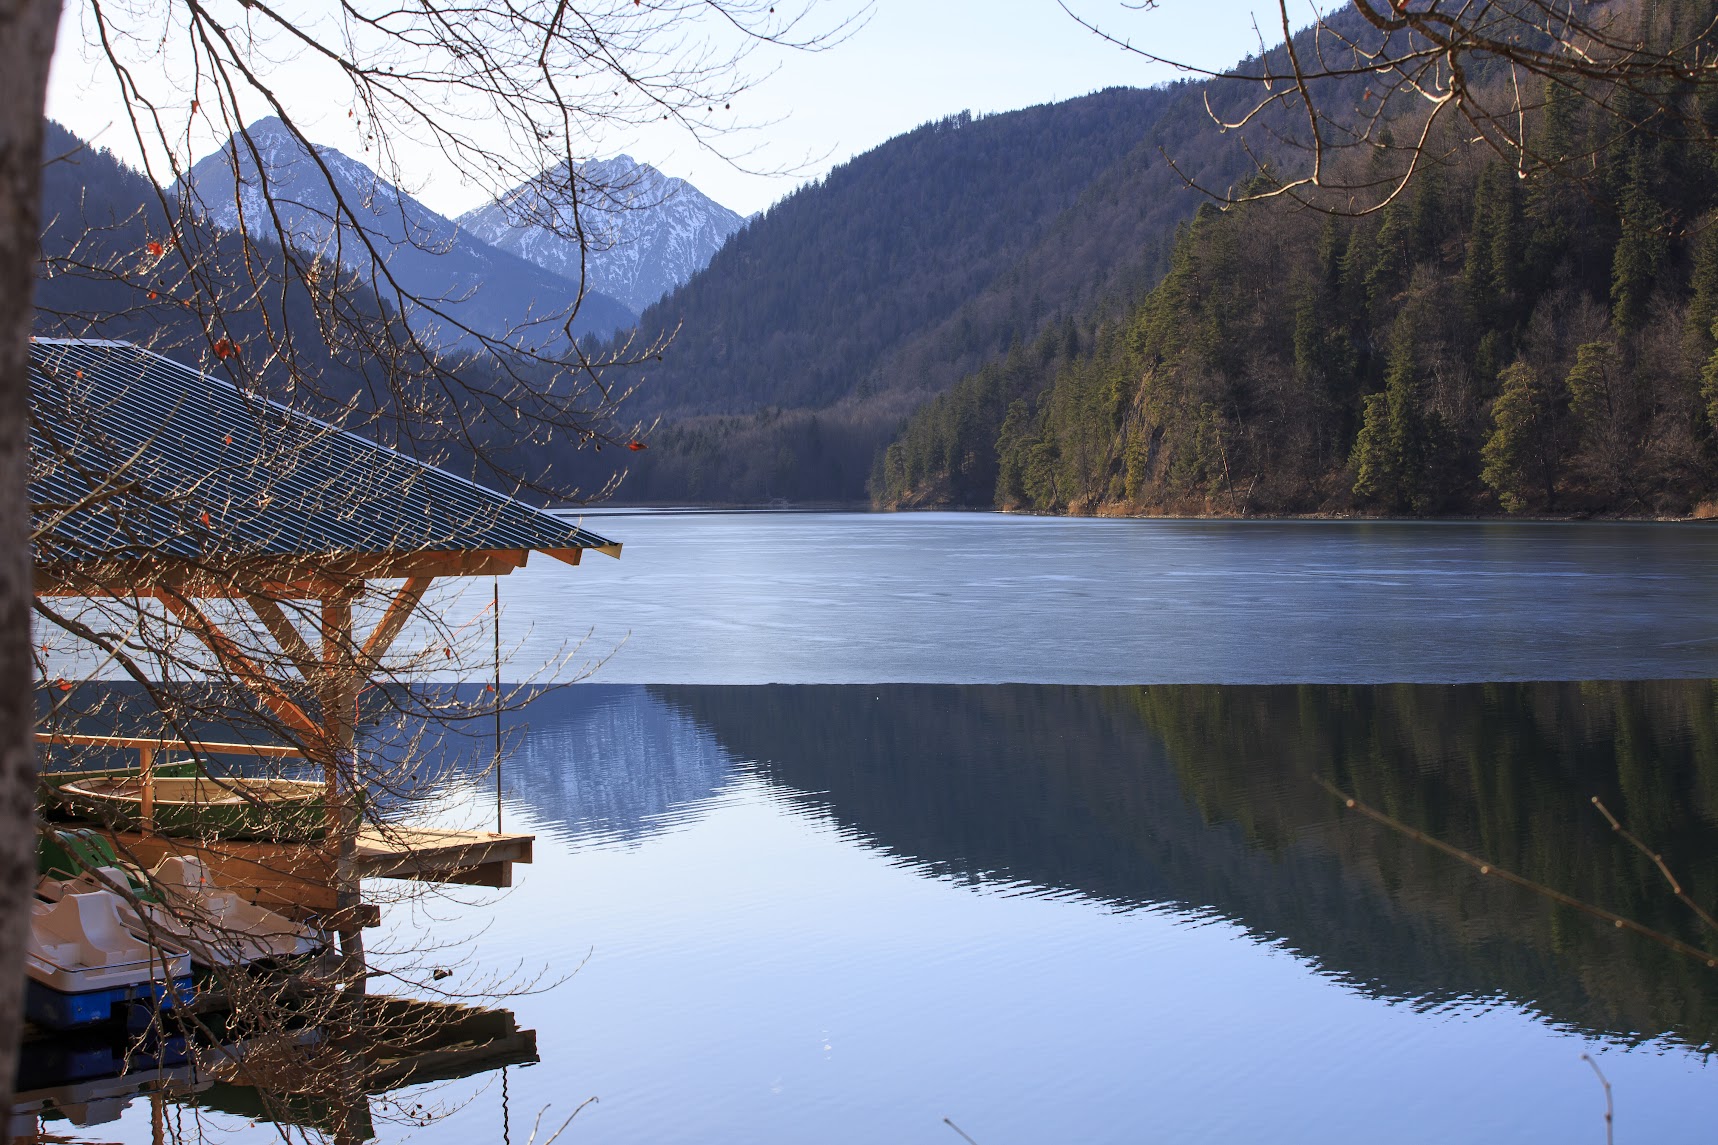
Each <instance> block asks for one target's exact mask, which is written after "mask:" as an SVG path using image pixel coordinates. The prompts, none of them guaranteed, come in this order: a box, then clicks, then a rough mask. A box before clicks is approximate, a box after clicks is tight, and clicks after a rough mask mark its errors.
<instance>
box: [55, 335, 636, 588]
mask: <svg viewBox="0 0 1718 1145" xmlns="http://www.w3.org/2000/svg"><path fill="white" fill-rule="evenodd" d="M30 405H31V418H32V424H31V430H30V446H31V510H32V513H33V515H34V525H35V528H36V531H37V540H36V564H37V568H38V574H39V575H40V570H41V569H42V568H43V567H44V565H47V566H54V567H60V568H64V567H67V566H77V565H80V564H87V563H89V562H95V561H100V562H113V561H140V560H160V559H162V558H168V559H175V558H177V559H181V560H192V561H199V560H200V561H210V560H217V559H218V560H222V561H232V560H257V559H260V560H264V561H266V560H268V559H271V558H305V559H312V558H314V559H318V560H327V559H329V558H338V559H343V560H346V561H348V562H350V561H352V560H353V559H354V558H398V557H402V556H416V557H424V556H426V555H431V556H433V555H437V554H440V555H443V560H444V565H443V566H442V567H443V571H446V572H450V573H452V572H467V573H469V572H477V571H481V572H495V571H505V567H516V566H517V565H521V564H523V563H524V562H525V557H526V556H527V555H528V554H529V553H531V552H544V553H549V554H551V555H554V556H556V557H558V558H560V559H562V560H567V561H569V562H571V563H577V560H578V557H579V555H580V554H581V553H582V552H583V551H584V550H586V549H595V550H597V551H599V552H604V553H607V554H609V555H610V556H619V555H620V545H618V544H616V543H614V542H613V541H610V540H608V539H606V538H604V537H601V536H598V535H597V534H596V533H593V532H591V531H589V530H588V529H585V528H583V527H581V526H580V525H578V524H576V523H574V522H572V521H569V520H566V519H564V518H562V517H559V516H556V515H555V514H553V513H549V512H545V511H544V510H542V509H539V508H537V507H535V506H533V505H530V504H527V503H526V502H524V501H521V500H519V499H517V498H514V497H509V496H507V495H505V494H503V493H499V492H496V491H494V490H491V489H487V488H484V487H483V486H481V485H478V484H476V483H475V482H472V481H469V480H466V479H465V478H462V477H459V476H457V475H455V474H452V473H448V472H446V471H444V470H441V469H437V468H435V467H434V466H432V465H428V464H425V463H424V462H421V461H418V460H415V459H414V458H411V457H408V456H406V455H404V454H402V453H399V452H397V451H395V450H392V449H389V448H387V447H386V446H383V445H380V444H377V443H376V442H374V441H370V440H368V439H366V438H364V437H361V436H359V435H358V434H356V433H352V432H349V431H347V430H344V429H341V428H339V427H337V426H334V425H331V424H329V423H328V422H326V421H321V420H319V419H317V418H313V417H309V416H307V415H305V414H303V413H300V412H298V411H295V410H292V409H289V408H287V407H286V406H283V405H281V404H279V403H277V402H273V401H269V400H266V399H263V398H260V397H257V396H255V395H252V394H248V393H244V392H242V391H240V390H239V389H238V388H237V387H235V386H234V385H232V384H231V383H230V382H228V381H226V380H224V379H222V378H218V377H213V376H211V375H209V374H205V373H202V372H200V371H198V370H195V369H192V368H190V367H188V366H184V365H181V364H180V363H178V362H174V361H172V360H171V359H168V358H165V357H162V356H161V355H159V354H156V353H153V352H151V351H149V350H145V349H143V348H141V347H139V346H136V345H133V344H132V343H129V342H120V341H108V340H93V339H82V340H57V339H46V338H39V339H35V340H34V342H33V344H32V346H31V357H30ZM460 554H467V555H469V554H481V555H484V556H487V557H491V558H499V559H500V562H501V564H502V565H503V566H505V567H500V568H498V567H495V566H496V560H495V559H491V560H490V561H489V562H488V563H487V564H485V565H481V566H480V565H478V564H472V563H470V562H467V563H466V564H465V565H462V566H457V567H456V566H455V565H453V564H446V563H445V561H446V560H447V558H454V557H457V556H458V555H460ZM420 563H421V562H420ZM350 568H351V572H352V573H353V574H354V575H359V576H365V575H367V576H377V577H388V576H401V575H411V574H412V572H413V568H412V567H411V566H408V565H404V564H400V563H399V562H398V561H397V560H395V561H393V562H392V563H390V562H389V561H388V560H372V561H369V562H368V563H366V562H365V561H364V560H362V559H359V560H358V562H357V563H356V564H351V565H350Z"/></svg>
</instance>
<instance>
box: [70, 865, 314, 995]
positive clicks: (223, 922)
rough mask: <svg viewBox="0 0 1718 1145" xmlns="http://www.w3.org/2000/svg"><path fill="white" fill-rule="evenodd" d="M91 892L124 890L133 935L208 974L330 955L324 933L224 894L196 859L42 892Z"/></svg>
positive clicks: (90, 877)
mask: <svg viewBox="0 0 1718 1145" xmlns="http://www.w3.org/2000/svg"><path fill="white" fill-rule="evenodd" d="M84 890H118V891H119V892H120V893H121V897H122V898H123V899H125V900H127V901H125V902H124V905H123V906H121V907H120V911H119V914H120V919H121V921H122V922H124V924H125V926H126V929H128V930H130V931H131V933H132V934H133V935H134V936H136V937H137V938H138V939H140V940H142V941H144V942H152V941H154V940H156V939H157V938H163V939H165V940H166V941H167V942H168V943H169V944H171V945H172V946H174V947H177V948H179V949H182V950H185V951H187V952H188V953H189V954H190V955H191V962H192V964H193V965H194V966H197V967H200V968H202V969H205V970H216V969H222V968H232V967H239V966H253V965H259V964H260V965H268V964H274V963H281V962H289V961H293V960H296V959H299V958H303V957H305V956H308V955H312V954H316V953H318V952H320V951H321V950H323V949H325V948H326V947H327V942H326V940H325V939H324V938H323V936H322V935H321V933H320V932H318V931H316V930H314V929H312V928H310V927H308V926H305V925H303V924H302V923H297V922H294V921H292V920H291V919H290V918H287V917H286V916H285V915H282V914H277V913H276V912H274V911H272V910H269V909H268V908H266V907H260V906H254V905H252V904H251V903H248V902H246V901H245V900H244V899H242V898H240V897H239V896H238V895H236V894H234V893H233V892H232V891H230V890H224V889H222V888H221V887H220V886H219V885H217V884H216V883H215V881H214V880H213V878H212V877H211V876H210V875H209V870H208V868H207V867H206V866H205V865H204V864H203V861H202V860H201V859H198V858H197V857H195V856H193V855H167V856H164V857H163V858H162V859H161V861H160V862H159V863H156V864H155V868H154V870H152V871H150V872H148V873H147V874H146V875H139V874H133V873H130V872H128V871H127V870H126V869H124V868H121V867H118V866H104V867H99V868H97V869H96V870H95V871H86V872H84V873H82V874H79V875H77V876H76V877H74V878H70V879H57V878H54V877H52V876H44V877H43V878H42V880H41V881H40V882H39V883H37V884H36V894H37V895H39V896H40V897H42V898H44V899H47V900H48V901H50V902H54V901H58V900H59V899H60V898H62V897H63V896H65V895H67V894H75V893H78V892H80V891H84Z"/></svg>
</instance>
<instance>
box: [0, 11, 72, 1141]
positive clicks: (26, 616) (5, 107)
mask: <svg viewBox="0 0 1718 1145" xmlns="http://www.w3.org/2000/svg"><path fill="white" fill-rule="evenodd" d="M59 22H60V0H0V1117H5V1116H8V1114H9V1111H10V1110H11V1107H12V1080H13V1077H14V1076H15V1072H16V1069H17V1057H18V1035H19V1032H20V1027H21V1026H22V1024H23V1020H24V1015H23V1004H24V989H23V982H24V942H25V938H26V936H27V935H28V934H29V922H28V920H29V909H30V908H29V895H30V888H31V887H32V886H33V885H34V883H35V881H36V879H35V873H36V832H35V819H36V747H35V742H34V738H33V736H32V734H31V732H32V729H33V726H34V724H35V701H34V698H33V693H34V687H33V684H34V676H35V671H34V667H33V665H32V663H31V659H30V615H31V613H30V601H31V598H32V595H33V592H32V583H31V573H30V567H31V561H30V498H29V480H30V442H29V436H28V427H29V423H30V325H31V322H32V321H33V319H34V316H35V308H34V306H33V305H32V303H31V295H32V293H33V290H32V288H33V286H34V283H35V265H36V257H37V251H38V249H39V246H40V243H41V235H42V226H41V188H42V114H43V111H44V108H45V103H46V100H47V90H48V62H49V60H51V59H52V58H53V54H54V35H55V33H56V32H57V31H58V29H59ZM4 1125H5V1123H4V1122H0V1133H4V1132H5V1128H4Z"/></svg>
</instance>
